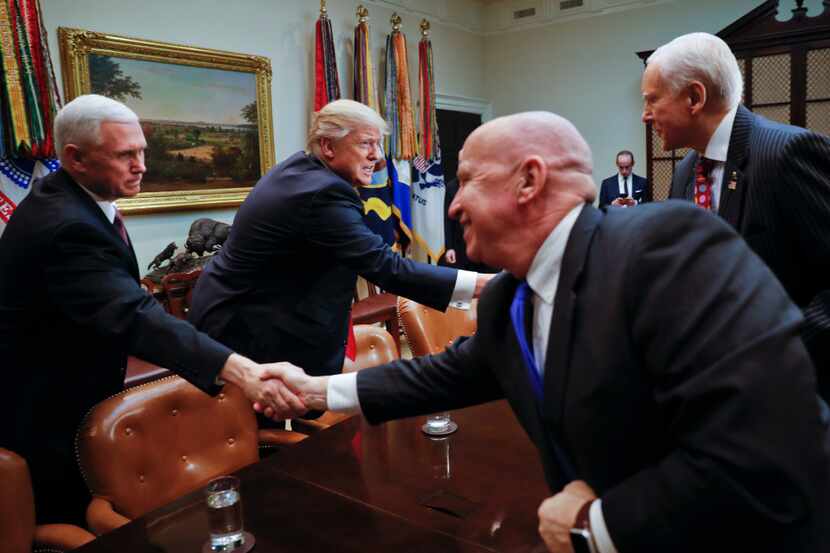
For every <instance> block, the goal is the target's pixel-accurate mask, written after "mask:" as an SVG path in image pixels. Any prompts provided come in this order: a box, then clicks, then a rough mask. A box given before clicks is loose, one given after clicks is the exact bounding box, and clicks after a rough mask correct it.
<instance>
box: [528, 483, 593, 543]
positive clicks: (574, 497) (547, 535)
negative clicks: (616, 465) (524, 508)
mask: <svg viewBox="0 0 830 553" xmlns="http://www.w3.org/2000/svg"><path fill="white" fill-rule="evenodd" d="M596 497H597V494H595V493H594V490H592V489H591V487H590V486H589V485H588V484H586V483H585V482H584V481H582V480H574V481H573V482H571V483H570V484H568V485H567V486H565V488H564V489H563V490H562V491H561V492H559V493H558V494H556V495H554V496H553V497H549V498H547V499H546V500H544V501H543V502H542V504H541V505H540V506H539V534H540V535H541V536H542V539H543V540H545V545H547V546H548V550H550V551H552V552H553V553H573V548H572V547H571V528H573V527H574V523H575V522H576V515H577V513H579V509H580V508H581V507H582V506H583V505H584V504H585V502H586V501H591V500H593V499H596Z"/></svg>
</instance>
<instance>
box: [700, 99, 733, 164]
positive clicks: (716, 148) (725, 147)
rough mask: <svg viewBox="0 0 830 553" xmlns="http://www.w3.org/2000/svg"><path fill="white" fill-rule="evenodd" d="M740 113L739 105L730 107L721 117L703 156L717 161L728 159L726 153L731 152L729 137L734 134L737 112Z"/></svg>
mask: <svg viewBox="0 0 830 553" xmlns="http://www.w3.org/2000/svg"><path fill="white" fill-rule="evenodd" d="M736 113H738V106H735V107H734V108H732V109H730V110H729V111H728V112H727V113H726V115H724V116H723V119H721V122H720V124H719V125H718V128H717V129H715V132H714V133H713V134H712V138H710V139H709V144H707V145H706V151H705V152H704V153H703V157H706V158H708V159H713V160H715V161H726V154H727V153H729V137H731V136H732V126H733V125H734V124H735V114H736Z"/></svg>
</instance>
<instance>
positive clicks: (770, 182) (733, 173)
mask: <svg viewBox="0 0 830 553" xmlns="http://www.w3.org/2000/svg"><path fill="white" fill-rule="evenodd" d="M642 89H643V99H644V107H643V121H645V122H647V123H649V122H650V123H652V125H653V126H654V130H655V131H656V132H657V134H658V135H659V136H660V137H661V138H662V141H663V148H664V149H666V150H672V149H675V148H691V149H692V151H691V152H690V153H689V154H688V155H686V157H685V158H684V159H683V161H681V162H680V163H679V164H678V165H677V168H676V169H675V172H674V178H673V179H672V187H671V194H670V196H671V197H672V198H682V199H687V200H691V201H693V202H694V203H695V204H697V205H698V206H701V207H703V208H704V209H707V210H709V211H712V212H715V213H717V214H718V215H720V216H721V217H723V218H724V219H725V220H726V221H727V222H728V223H729V224H730V225H732V226H733V227H734V228H735V229H736V230H737V231H738V232H739V233H740V234H741V236H743V237H744V239H745V240H746V241H747V243H748V244H749V246H750V247H751V248H752V249H753V250H754V251H755V253H757V254H758V255H759V256H760V257H761V259H763V260H764V262H766V264H767V265H769V267H770V269H772V272H773V273H775V276H777V277H778V279H779V280H780V281H781V283H782V284H783V285H784V288H785V289H786V290H787V292H788V293H789V295H790V297H791V298H792V300H793V301H794V302H795V303H796V305H798V306H799V307H800V308H801V309H802V310H803V312H804V317H805V322H804V326H803V327H802V332H801V336H802V338H803V339H804V343H805V344H806V346H807V349H808V350H809V351H810V354H811V356H812V358H813V362H814V364H815V366H816V369H817V373H818V381H819V392H820V393H821V395H822V396H823V397H824V398H825V399H830V138H828V137H827V136H824V135H821V134H818V133H814V132H811V131H808V130H805V129H802V128H800V127H794V126H791V125H783V124H780V123H776V122H773V121H769V120H768V119H765V118H763V117H761V116H759V115H755V114H753V113H752V112H751V111H749V110H748V109H746V108H745V107H744V106H742V105H741V95H742V92H743V79H742V77H741V71H740V69H739V67H738V62H737V60H736V59H735V56H734V55H733V54H732V52H731V51H730V49H729V46H727V44H726V43H725V42H724V41H723V40H721V39H720V38H718V37H716V36H714V35H710V34H707V33H692V34H688V35H683V36H681V37H678V38H676V39H674V40H672V41H671V42H669V43H667V44H665V45H663V46H661V47H660V48H658V49H657V50H656V51H655V52H654V53H653V54H652V55H651V56H650V57H649V58H648V60H647V67H646V70H645V73H644V74H643V83H642Z"/></svg>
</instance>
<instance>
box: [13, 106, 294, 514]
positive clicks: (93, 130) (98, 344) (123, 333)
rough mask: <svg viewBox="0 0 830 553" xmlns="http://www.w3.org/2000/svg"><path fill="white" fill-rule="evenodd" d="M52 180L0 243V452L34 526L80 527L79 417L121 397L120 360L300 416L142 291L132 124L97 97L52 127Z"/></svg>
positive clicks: (288, 401)
mask: <svg viewBox="0 0 830 553" xmlns="http://www.w3.org/2000/svg"><path fill="white" fill-rule="evenodd" d="M55 140H56V149H57V151H58V154H59V156H60V161H61V169H59V170H58V171H56V172H55V173H53V174H51V175H49V176H47V177H45V178H43V179H42V180H40V181H39V182H37V183H35V184H34V186H33V188H32V191H31V193H30V194H29V195H28V196H27V197H26V199H25V200H23V201H22V202H21V203H20V206H19V207H18V208H17V210H15V212H14V215H13V216H12V217H11V220H10V221H9V225H8V227H7V228H6V231H5V233H4V234H3V236H2V238H0V267H2V272H0V360H2V361H0V366H2V375H3V381H4V384H5V387H6V390H7V394H6V398H5V399H4V400H3V401H2V405H3V407H2V409H3V410H4V411H3V415H5V416H3V417H2V418H0V420H2V421H3V422H2V425H0V446H2V447H6V448H8V449H11V450H14V451H16V452H18V453H20V454H21V455H23V456H24V457H25V458H26V460H27V461H28V463H29V467H30V469H31V474H32V483H33V486H34V492H35V502H36V504H37V509H36V513H37V517H38V520H39V521H40V522H72V523H75V524H81V525H83V524H84V511H85V509H86V506H87V504H88V502H89V492H88V491H87V489H86V486H85V485H84V482H83V480H82V479H81V475H80V472H79V470H78V467H77V465H76V463H75V455H74V438H75V433H76V430H77V428H78V426H79V424H80V422H81V419H82V418H83V416H84V415H85V414H86V413H87V411H88V410H89V409H90V408H92V406H94V405H95V404H96V403H98V402H100V401H102V400H104V399H106V398H107V397H109V396H111V395H113V394H115V393H117V392H119V391H120V390H121V389H122V388H123V386H124V373H125V367H126V362H127V356H128V355H135V356H137V357H140V358H142V359H146V360H147V361H150V362H152V363H156V364H158V365H161V366H164V367H168V368H170V369H171V370H173V371H175V372H177V373H179V374H180V375H181V376H183V377H184V378H186V379H187V380H188V381H190V382H191V383H192V384H194V385H195V386H197V387H198V388H200V389H201V390H203V391H205V392H207V393H211V394H216V393H218V392H219V391H220V390H221V389H222V386H223V385H224V381H226V382H231V383H234V384H236V385H238V386H240V387H241V388H242V390H243V391H244V392H245V395H246V396H247V397H248V398H249V399H250V400H251V401H252V402H265V403H266V404H269V405H271V406H272V408H273V409H274V410H275V414H276V415H278V416H279V415H280V414H282V413H286V412H287V410H288V407H289V406H290V407H291V409H292V410H297V409H299V410H300V411H302V410H303V409H304V406H303V404H302V403H301V402H300V401H299V400H298V399H297V398H296V396H294V395H293V394H292V393H291V392H290V391H288V390H287V389H286V388H285V387H283V386H282V385H281V384H280V383H279V381H277V380H269V381H267V382H263V381H262V379H263V378H265V377H267V376H268V372H269V370H276V369H277V366H271V367H269V366H262V365H258V364H256V363H254V362H252V361H251V360H250V359H247V358H245V357H243V356H241V355H239V354H236V353H233V352H232V351H231V350H230V349H228V348H227V347H225V346H224V345H222V344H220V343H218V342H216V341H214V340H213V339H211V338H209V337H208V336H206V335H205V334H202V333H201V332H198V331H197V330H196V329H194V328H193V326H191V325H190V324H188V323H186V322H184V321H181V320H179V319H176V318H174V317H172V316H171V315H168V314H167V313H166V312H165V311H164V309H163V308H162V307H161V305H160V304H159V303H158V302H157V301H156V300H155V299H153V298H152V297H151V296H150V295H148V294H147V293H146V292H145V291H144V290H142V289H141V287H140V286H139V272H138V266H137V264H136V259H135V254H134V252H133V248H132V244H131V242H130V238H129V235H128V234H127V231H126V229H125V228H124V223H123V220H122V219H121V215H120V214H119V212H118V210H117V208H116V206H115V204H114V203H113V202H114V201H115V200H117V199H118V198H125V197H131V196H135V195H136V194H138V192H139V190H140V189H141V177H142V175H143V174H144V172H145V166H144V149H145V147H146V145H147V144H146V142H145V140H144V133H143V132H142V130H141V125H140V124H139V121H138V117H137V116H136V115H135V113H133V111H132V110H130V109H129V108H128V107H126V106H125V105H123V104H121V103H119V102H116V101H114V100H111V99H109V98H106V97H103V96H98V95H93V94H90V95H86V96H80V97H78V98H76V99H75V100H73V101H71V102H69V103H68V104H67V105H66V106H64V108H63V109H62V110H61V111H60V112H59V113H58V115H57V117H56V118H55Z"/></svg>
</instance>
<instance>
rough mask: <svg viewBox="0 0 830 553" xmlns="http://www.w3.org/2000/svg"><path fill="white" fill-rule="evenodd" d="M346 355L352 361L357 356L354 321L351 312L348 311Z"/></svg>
mask: <svg viewBox="0 0 830 553" xmlns="http://www.w3.org/2000/svg"><path fill="white" fill-rule="evenodd" d="M346 357H348V358H349V359H351V360H352V361H354V360H355V358H356V357H357V341H356V340H355V337H354V323H352V314H351V313H349V335H348V337H347V338H346Z"/></svg>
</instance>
